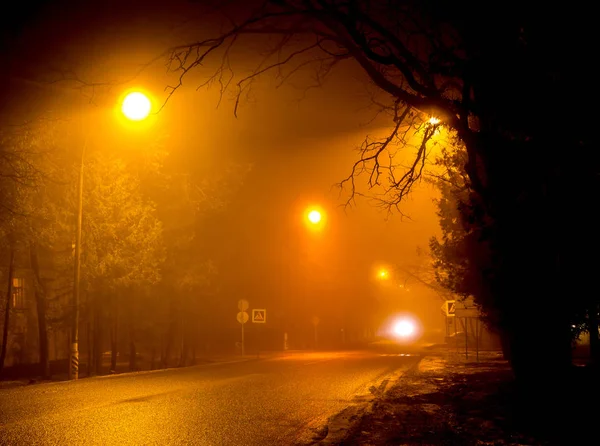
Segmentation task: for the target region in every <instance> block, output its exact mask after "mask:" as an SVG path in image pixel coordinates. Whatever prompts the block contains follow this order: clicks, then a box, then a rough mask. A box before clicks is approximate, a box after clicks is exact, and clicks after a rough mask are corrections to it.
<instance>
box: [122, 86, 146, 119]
mask: <svg viewBox="0 0 600 446" xmlns="http://www.w3.org/2000/svg"><path fill="white" fill-rule="evenodd" d="M121 111H122V112H123V115H125V117H126V118H127V119H129V120H131V121H142V120H144V119H146V118H147V117H148V115H149V114H150V112H151V111H152V103H151V102H150V99H148V96H146V95H145V94H144V93H141V92H139V91H133V92H131V93H129V94H128V95H127V96H125V98H124V99H123V103H122V104H121Z"/></svg>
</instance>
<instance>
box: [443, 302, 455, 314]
mask: <svg viewBox="0 0 600 446" xmlns="http://www.w3.org/2000/svg"><path fill="white" fill-rule="evenodd" d="M455 311H456V301H455V300H447V301H446V302H444V305H442V312H443V313H444V314H445V315H446V316H448V317H453V316H454V312H455Z"/></svg>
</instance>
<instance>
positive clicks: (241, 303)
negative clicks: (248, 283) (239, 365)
mask: <svg viewBox="0 0 600 446" xmlns="http://www.w3.org/2000/svg"><path fill="white" fill-rule="evenodd" d="M248 306H249V304H248V301H247V300H245V299H240V300H238V310H240V311H239V313H238V314H237V321H238V322H239V323H240V324H241V325H242V349H241V350H242V357H243V356H244V347H245V346H244V324H246V322H248V319H249V318H248V313H246V310H247V309H248Z"/></svg>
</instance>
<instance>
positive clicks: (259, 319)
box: [252, 308, 267, 324]
mask: <svg viewBox="0 0 600 446" xmlns="http://www.w3.org/2000/svg"><path fill="white" fill-rule="evenodd" d="M252 322H254V323H255V324H264V323H266V322H267V310H265V309H264V308H263V309H260V310H259V309H253V310H252Z"/></svg>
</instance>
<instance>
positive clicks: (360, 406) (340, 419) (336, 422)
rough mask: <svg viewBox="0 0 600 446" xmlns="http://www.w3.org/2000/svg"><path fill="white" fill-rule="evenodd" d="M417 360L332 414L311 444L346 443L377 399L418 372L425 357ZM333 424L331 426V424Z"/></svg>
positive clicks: (331, 445)
mask: <svg viewBox="0 0 600 446" xmlns="http://www.w3.org/2000/svg"><path fill="white" fill-rule="evenodd" d="M418 358H419V359H418V360H417V362H416V363H415V364H413V365H411V366H410V367H409V368H408V369H406V370H405V371H404V372H402V373H401V374H400V376H397V377H396V378H395V379H392V378H390V377H385V378H383V380H382V381H381V382H380V383H378V386H377V387H375V386H371V387H370V388H369V391H370V392H371V395H370V396H368V397H367V398H366V401H363V400H364V399H365V398H364V397H359V399H358V401H357V403H355V404H352V405H350V406H348V407H347V408H345V409H344V410H342V411H341V412H340V413H338V414H336V415H334V416H332V417H331V418H330V419H329V420H328V421H327V426H326V427H325V429H324V436H323V437H322V438H321V439H318V438H315V439H314V442H313V443H311V444H318V445H321V446H334V445H341V444H347V442H348V440H349V439H351V438H352V436H353V435H354V433H355V431H356V428H357V427H358V425H359V424H360V421H361V420H362V418H363V417H364V416H365V415H367V414H369V413H370V412H371V411H372V410H373V406H374V405H375V403H377V401H378V400H379V399H381V398H382V397H383V396H385V394H386V393H387V392H388V391H390V390H391V389H392V388H393V387H394V386H396V385H397V384H398V383H399V382H401V381H402V379H404V378H406V377H408V376H414V375H415V374H417V373H419V365H420V364H421V361H422V360H423V359H425V356H424V355H423V356H419V357H418ZM332 425H333V426H332Z"/></svg>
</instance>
